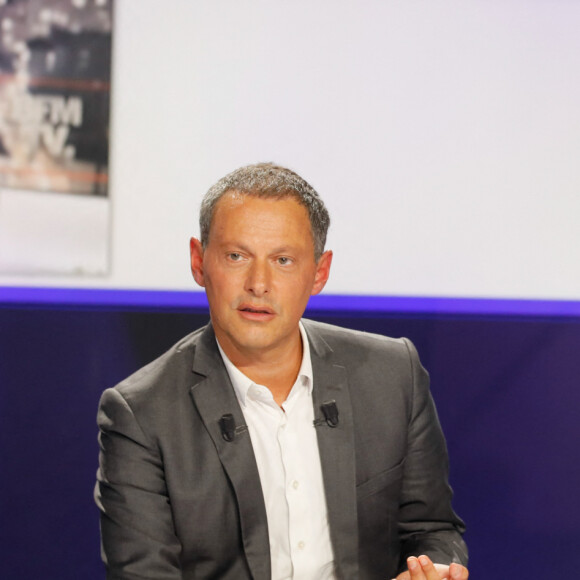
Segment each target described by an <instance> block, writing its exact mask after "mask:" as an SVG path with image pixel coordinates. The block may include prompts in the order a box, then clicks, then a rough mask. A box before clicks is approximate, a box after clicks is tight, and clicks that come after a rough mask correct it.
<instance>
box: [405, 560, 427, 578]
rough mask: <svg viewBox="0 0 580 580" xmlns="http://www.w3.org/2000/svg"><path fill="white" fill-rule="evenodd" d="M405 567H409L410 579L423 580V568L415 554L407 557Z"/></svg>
mask: <svg viewBox="0 0 580 580" xmlns="http://www.w3.org/2000/svg"><path fill="white" fill-rule="evenodd" d="M407 568H409V574H410V577H411V580H425V574H423V568H421V564H420V563H419V560H418V559H417V558H415V556H411V557H410V558H407Z"/></svg>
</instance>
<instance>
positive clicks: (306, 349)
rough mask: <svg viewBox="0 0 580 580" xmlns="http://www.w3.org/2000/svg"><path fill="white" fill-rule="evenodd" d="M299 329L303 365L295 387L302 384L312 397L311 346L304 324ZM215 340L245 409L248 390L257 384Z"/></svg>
mask: <svg viewBox="0 0 580 580" xmlns="http://www.w3.org/2000/svg"><path fill="white" fill-rule="evenodd" d="M298 328H299V330H300V337H301V338H302V363H301V364H300V370H299V371H298V377H297V378H296V383H294V385H296V384H298V383H302V384H303V385H304V386H306V387H307V388H308V394H309V395H311V394H312V386H313V377H312V360H311V359H310V345H309V343H308V336H307V334H306V331H305V330H304V326H303V324H302V322H299V323H298ZM215 340H216V343H217V346H218V349H219V351H220V355H221V357H222V360H223V361H224V365H225V367H226V370H227V371H228V375H229V377H230V380H231V381H232V385H233V387H234V391H235V392H236V397H237V398H238V401H239V402H240V404H241V405H242V406H244V407H245V406H246V398H247V396H248V390H249V389H250V387H251V386H252V385H253V384H255V383H254V382H253V381H252V380H251V379H250V378H248V377H247V376H246V375H245V374H244V373H243V372H242V371H240V369H238V367H236V366H235V365H234V364H233V363H232V361H231V360H230V359H229V358H228V356H227V355H226V353H225V352H224V351H223V349H222V347H221V345H220V343H219V341H218V339H217V337H216V339H215ZM292 388H294V387H292Z"/></svg>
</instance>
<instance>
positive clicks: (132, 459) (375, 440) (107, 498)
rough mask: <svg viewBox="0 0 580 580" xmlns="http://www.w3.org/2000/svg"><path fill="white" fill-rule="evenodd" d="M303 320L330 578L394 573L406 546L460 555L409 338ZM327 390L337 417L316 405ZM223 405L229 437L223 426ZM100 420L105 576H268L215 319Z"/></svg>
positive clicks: (261, 525) (424, 384) (133, 382)
mask: <svg viewBox="0 0 580 580" xmlns="http://www.w3.org/2000/svg"><path fill="white" fill-rule="evenodd" d="M303 322H304V326H305V328H306V331H307V333H308V337H309V340H310V349H311V356H312V366H313V373H314V390H313V399H314V411H315V417H316V419H317V420H316V421H315V424H316V430H317V437H318V445H319V450H320V459H321V463H322V473H323V478H324V487H325V492H326V501H327V506H328V517H329V523H330V533H331V541H332V546H333V550H334V555H335V564H336V573H337V576H338V577H339V578H342V579H345V580H354V579H357V578H360V579H364V580H366V579H375V578H376V579H381V580H385V579H389V578H392V577H394V576H395V575H396V574H397V573H398V571H400V570H401V569H402V567H403V566H404V561H405V558H406V557H407V556H408V555H412V554H415V555H418V554H423V553H426V554H428V555H430V556H431V557H432V558H433V559H434V561H436V562H440V563H449V562H451V561H458V562H461V563H464V564H466V560H467V552H466V548H465V544H464V543H463V540H462V538H461V533H462V532H463V529H464V528H463V523H462V522H461V520H460V519H459V518H458V517H457V516H456V515H455V514H454V512H453V510H452V508H451V495H452V492H451V489H450V488H449V485H448V483H447V471H448V466H447V451H446V446H445V441H444V438H443V435H442V433H441V429H440V426H439V421H438V419H437V414H436V411H435V407H434V405H433V401H432V399H431V396H430V393H429V386H428V375H427V373H426V372H425V370H424V369H423V367H422V366H421V364H420V362H419V359H418V356H417V353H416V351H415V349H414V347H413V346H412V344H411V343H410V342H409V341H408V340H405V339H398V340H395V339H390V338H385V337H382V336H377V335H372V334H367V333H361V332H355V331H352V330H345V329H342V328H338V327H334V326H329V325H325V324H320V323H315V322H311V321H307V320H305V321H303ZM331 400H334V401H336V406H337V408H338V411H339V423H338V426H336V427H330V426H329V425H328V424H327V423H326V422H325V421H324V416H323V413H322V412H321V405H322V404H323V403H325V402H327V401H331ZM227 413H231V414H232V415H233V417H234V420H235V425H236V426H237V428H236V435H235V438H234V440H233V441H231V442H228V441H226V440H225V439H224V437H223V436H222V432H221V429H220V424H219V421H220V418H221V417H222V416H223V415H224V414H227ZM98 423H99V427H100V431H101V432H100V448H101V452H100V468H99V472H98V481H97V487H96V491H95V496H96V501H97V504H98V506H99V508H100V510H101V536H102V553H103V559H104V561H105V563H106V567H107V578H109V579H110V580H112V579H119V580H120V579H123V580H137V579H139V580H143V579H155V580H170V579H171V580H173V579H183V580H193V579H204V580H208V579H220V580H244V579H249V578H253V579H255V580H270V553H269V544H268V529H267V521H266V512H265V507H264V502H263V497H262V491H261V487H260V478H259V475H258V470H257V466H256V461H255V458H254V454H253V449H252V443H251V441H250V437H249V433H248V431H247V429H246V428H245V425H244V416H243V414H242V411H241V409H240V406H239V404H238V401H237V399H236V396H235V393H234V390H233V388H232V386H231V383H230V380H229V377H228V374H227V372H226V370H225V367H224V365H223V362H222V359H221V357H220V354H219V351H218V349H217V346H216V342H215V336H214V332H213V328H212V327H211V325H208V326H207V327H205V328H203V329H200V330H198V331H196V332H194V333H193V334H190V335H189V336H187V337H185V338H184V339H183V340H182V341H181V342H179V343H178V344H177V345H175V346H174V347H173V348H172V349H171V350H169V351H168V352H167V353H165V354H164V355H163V356H161V357H160V358H159V359H157V360H156V361H154V362H153V363H151V364H149V365H147V366H146V367H144V368H142V369H141V370H139V371H138V372H137V373H135V374H134V375H132V376H131V377H129V378H128V379H127V380H125V381H123V382H122V383H120V384H119V385H117V386H116V387H115V388H114V389H108V390H106V391H105V392H104V393H103V396H102V399H101V403H100V408H99V414H98Z"/></svg>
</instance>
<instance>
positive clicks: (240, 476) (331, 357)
mask: <svg viewBox="0 0 580 580" xmlns="http://www.w3.org/2000/svg"><path fill="white" fill-rule="evenodd" d="M303 323H304V326H305V329H306V332H307V334H308V340H309V342H310V352H311V359H312V370H313V375H314V390H313V392H312V398H313V405H314V416H315V424H316V425H317V438H318V447H319V450H320V461H321V465H322V474H323V479H324V489H325V494H326V504H327V509H328V520H329V525H330V536H331V541H332V546H333V550H334V558H335V565H336V574H337V577H338V578H345V579H348V580H353V579H356V578H357V577H358V526H357V512H356V472H355V457H354V432H353V421H352V406H351V401H350V395H349V388H348V381H347V373H346V369H345V368H344V367H343V366H342V365H340V364H339V361H338V360H337V357H336V354H335V353H334V352H333V349H332V348H331V347H330V345H329V344H328V343H327V342H326V340H325V339H324V338H323V336H322V333H321V332H320V330H319V329H318V327H317V326H316V324H313V323H310V322H309V321H307V320H304V321H303ZM193 372H194V374H195V376H196V379H197V382H196V384H195V385H194V386H193V387H192V390H191V393H192V397H193V400H194V402H195V405H196V407H197V409H198V411H199V413H200V415H201V418H202V420H203V421H204V424H205V426H206V429H207V430H208V433H209V434H210V436H211V438H212V439H213V441H214V444H215V446H216V450H217V453H218V455H219V457H220V461H221V463H222V465H223V467H224V470H225V471H226V473H227V475H228V477H229V479H230V481H231V483H232V486H233V488H234V492H235V494H236V498H237V501H238V508H239V512H240V522H241V528H242V538H243V544H244V550H245V553H246V558H247V561H248V565H249V567H250V570H251V572H252V575H253V577H254V578H256V579H259V580H262V579H263V580H270V577H271V567H270V547H269V540H268V527H267V516H266V508H265V506H264V499H263V494H262V492H261V489H262V488H261V485H260V476H259V473H258V467H257V465H256V459H255V457H254V451H253V448H252V443H251V441H250V437H249V433H248V430H247V427H246V425H245V419H244V416H243V413H242V410H241V408H240V406H239V403H238V400H237V398H236V395H235V393H234V390H233V387H232V385H231V382H230V379H229V376H228V374H227V371H226V369H225V366H224V364H223V361H222V358H221V356H220V354H219V351H218V348H217V344H216V341H215V335H214V331H213V328H212V326H211V324H209V325H208V326H207V327H206V328H205V330H204V331H203V332H202V335H201V337H200V340H199V342H198V344H197V347H196V351H195V357H194V361H193ZM328 401H335V402H336V406H337V409H338V411H339V423H338V425H337V426H336V427H329V426H328V425H327V424H326V422H325V421H324V417H323V414H322V412H321V405H322V404H323V403H326V402H328ZM226 413H231V414H232V415H233V417H234V421H235V425H236V436H235V438H234V440H233V441H232V442H227V441H225V440H224V438H223V436H222V432H221V429H220V425H219V420H220V418H221V417H222V416H223V415H224V414H226Z"/></svg>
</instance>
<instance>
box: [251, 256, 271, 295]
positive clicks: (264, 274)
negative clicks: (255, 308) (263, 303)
mask: <svg viewBox="0 0 580 580" xmlns="http://www.w3.org/2000/svg"><path fill="white" fill-rule="evenodd" d="M270 282H271V280H270V270H269V268H268V264H267V263H265V262H263V261H258V260H256V261H254V262H253V263H252V265H251V266H250V268H249V270H248V276H247V278H246V287H245V290H246V292H250V293H251V294H253V295H254V296H263V295H264V294H267V293H268V292H269V291H270Z"/></svg>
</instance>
